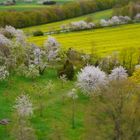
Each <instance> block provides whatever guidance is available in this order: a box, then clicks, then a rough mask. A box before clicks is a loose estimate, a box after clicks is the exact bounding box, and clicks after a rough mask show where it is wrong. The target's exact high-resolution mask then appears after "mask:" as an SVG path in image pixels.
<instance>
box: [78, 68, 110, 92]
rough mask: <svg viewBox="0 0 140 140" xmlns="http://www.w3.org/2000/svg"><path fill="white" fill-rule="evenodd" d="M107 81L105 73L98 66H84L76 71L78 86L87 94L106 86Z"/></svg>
mask: <svg viewBox="0 0 140 140" xmlns="http://www.w3.org/2000/svg"><path fill="white" fill-rule="evenodd" d="M107 83H108V80H107V76H106V74H105V73H104V72H103V71H101V70H100V69H99V68H98V67H94V66H86V67H85V68H84V69H82V70H81V72H79V73H78V81H77V85H78V87H79V88H81V89H82V90H83V91H85V92H87V93H89V94H91V93H92V92H96V91H97V90H100V88H101V87H104V86H106V85H107Z"/></svg>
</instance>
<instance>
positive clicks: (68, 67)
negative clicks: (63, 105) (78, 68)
mask: <svg viewBox="0 0 140 140" xmlns="http://www.w3.org/2000/svg"><path fill="white" fill-rule="evenodd" d="M63 75H65V76H66V79H68V80H73V78H74V67H73V64H72V63H71V62H70V61H69V60H67V61H66V62H65V64H64V67H63V69H61V70H59V71H58V76H59V77H61V76H63Z"/></svg>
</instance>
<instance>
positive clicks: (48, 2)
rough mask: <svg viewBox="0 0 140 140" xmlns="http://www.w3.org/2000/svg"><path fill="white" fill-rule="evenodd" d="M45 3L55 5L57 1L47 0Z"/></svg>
mask: <svg viewBox="0 0 140 140" xmlns="http://www.w3.org/2000/svg"><path fill="white" fill-rule="evenodd" d="M43 4H44V5H54V4H56V2H55V1H45V2H43Z"/></svg>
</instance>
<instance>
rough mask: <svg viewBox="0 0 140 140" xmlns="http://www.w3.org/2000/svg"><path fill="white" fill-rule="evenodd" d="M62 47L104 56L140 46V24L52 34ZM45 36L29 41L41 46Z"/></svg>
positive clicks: (31, 38) (32, 38)
mask: <svg viewBox="0 0 140 140" xmlns="http://www.w3.org/2000/svg"><path fill="white" fill-rule="evenodd" d="M54 37H56V39H57V40H58V41H59V42H60V44H61V47H62V48H63V49H68V48H74V49H76V50H78V51H81V52H85V53H91V51H92V50H95V51H96V53H97V54H99V55H101V56H104V55H107V54H111V53H112V52H113V51H120V50H122V49H125V48H139V47H140V40H139V39H138V38H140V24H129V25H121V26H116V27H106V28H102V29H95V30H94V29H93V30H89V31H81V32H71V33H63V34H57V35H54ZM46 39H47V36H43V37H30V38H29V40H30V42H33V43H36V44H38V45H39V46H42V45H43V43H44V41H45V40H46Z"/></svg>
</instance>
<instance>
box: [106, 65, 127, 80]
mask: <svg viewBox="0 0 140 140" xmlns="http://www.w3.org/2000/svg"><path fill="white" fill-rule="evenodd" d="M127 77H128V74H127V70H125V69H124V68H123V67H122V66H120V67H117V68H114V69H113V70H112V72H111V74H110V75H109V79H110V81H115V80H117V81H121V80H126V79H127Z"/></svg>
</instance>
